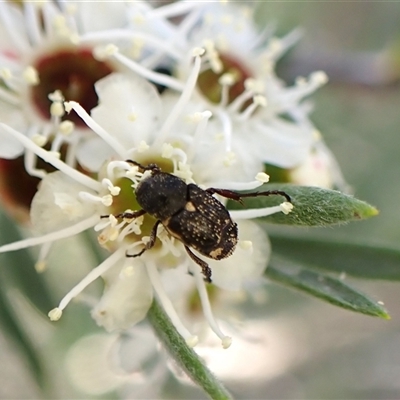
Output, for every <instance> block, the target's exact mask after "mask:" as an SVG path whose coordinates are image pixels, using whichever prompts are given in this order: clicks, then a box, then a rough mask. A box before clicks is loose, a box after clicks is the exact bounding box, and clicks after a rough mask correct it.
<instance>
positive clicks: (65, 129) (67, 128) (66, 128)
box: [58, 120, 75, 136]
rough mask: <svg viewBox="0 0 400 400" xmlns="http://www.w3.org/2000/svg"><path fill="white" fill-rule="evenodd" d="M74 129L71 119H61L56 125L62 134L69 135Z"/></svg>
mask: <svg viewBox="0 0 400 400" xmlns="http://www.w3.org/2000/svg"><path fill="white" fill-rule="evenodd" d="M74 129H75V124H74V123H73V122H72V121H68V120H66V121H62V122H61V123H60V125H59V126H58V130H59V132H60V133H61V134H63V135H64V136H69V135H71V133H72V132H73V131H74Z"/></svg>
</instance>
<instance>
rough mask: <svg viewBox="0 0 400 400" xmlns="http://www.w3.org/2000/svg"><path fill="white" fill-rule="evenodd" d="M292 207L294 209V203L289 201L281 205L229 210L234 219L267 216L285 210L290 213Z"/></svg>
mask: <svg viewBox="0 0 400 400" xmlns="http://www.w3.org/2000/svg"><path fill="white" fill-rule="evenodd" d="M286 203H287V204H290V205H291V206H292V207H291V208H290V206H288V205H286ZM289 209H290V210H289ZM292 209H293V204H291V203H289V202H284V203H282V204H280V205H279V206H273V207H264V208H253V209H250V210H232V211H229V213H230V214H231V217H232V218H233V219H234V220H240V219H252V218H260V217H267V216H268V215H272V214H276V213H278V212H283V213H284V214H288V213H289V212H290V211H291V210H292Z"/></svg>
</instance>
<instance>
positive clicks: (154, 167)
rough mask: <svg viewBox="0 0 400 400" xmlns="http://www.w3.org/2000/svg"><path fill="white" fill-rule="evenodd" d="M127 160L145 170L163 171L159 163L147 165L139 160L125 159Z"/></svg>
mask: <svg viewBox="0 0 400 400" xmlns="http://www.w3.org/2000/svg"><path fill="white" fill-rule="evenodd" d="M125 162H127V163H129V164H133V165H136V166H137V167H139V168H140V169H142V170H143V171H154V172H160V171H161V170H160V168H159V167H158V165H157V164H149V165H147V166H146V167H145V166H144V165H142V164H139V163H138V162H137V161H133V160H125Z"/></svg>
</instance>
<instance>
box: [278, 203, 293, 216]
mask: <svg viewBox="0 0 400 400" xmlns="http://www.w3.org/2000/svg"><path fill="white" fill-rule="evenodd" d="M279 207H280V208H281V211H282V212H283V213H284V214H286V215H287V214H289V213H290V212H291V211H292V210H293V207H294V206H293V204H292V203H289V202H288V201H285V202H284V203H281V204H280V205H279Z"/></svg>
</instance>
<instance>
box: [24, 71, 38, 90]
mask: <svg viewBox="0 0 400 400" xmlns="http://www.w3.org/2000/svg"><path fill="white" fill-rule="evenodd" d="M22 77H23V78H24V80H25V82H26V83H28V84H29V85H32V86H33V85H38V84H39V74H38V71H37V69H36V68H34V67H32V66H28V67H26V68H25V70H24V72H23V73H22Z"/></svg>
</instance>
